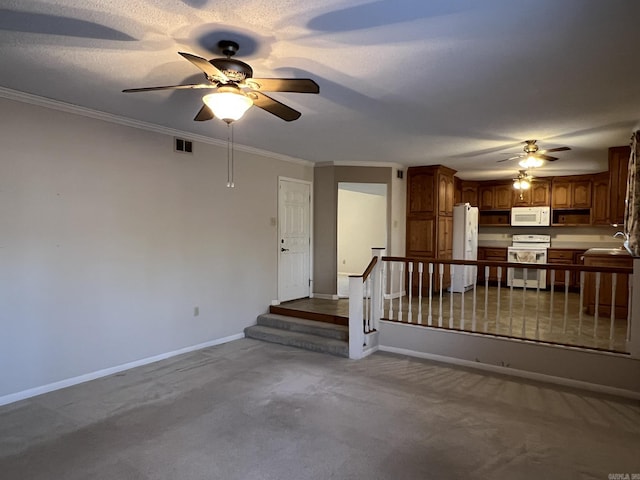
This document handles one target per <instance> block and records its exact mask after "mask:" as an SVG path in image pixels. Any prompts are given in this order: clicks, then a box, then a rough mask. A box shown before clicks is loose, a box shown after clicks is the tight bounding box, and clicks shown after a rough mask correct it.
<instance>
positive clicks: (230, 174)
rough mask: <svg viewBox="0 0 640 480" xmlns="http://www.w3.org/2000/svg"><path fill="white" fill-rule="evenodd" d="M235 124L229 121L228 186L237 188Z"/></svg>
mask: <svg viewBox="0 0 640 480" xmlns="http://www.w3.org/2000/svg"><path fill="white" fill-rule="evenodd" d="M233 150H234V148H233V125H232V124H231V122H229V123H227V188H235V185H234V184H233Z"/></svg>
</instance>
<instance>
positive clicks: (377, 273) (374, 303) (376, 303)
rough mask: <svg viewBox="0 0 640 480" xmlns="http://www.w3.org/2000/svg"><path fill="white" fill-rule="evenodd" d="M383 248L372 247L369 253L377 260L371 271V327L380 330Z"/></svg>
mask: <svg viewBox="0 0 640 480" xmlns="http://www.w3.org/2000/svg"><path fill="white" fill-rule="evenodd" d="M384 252H385V249H384V248H372V249H371V255H372V256H373V257H378V262H377V263H376V266H375V267H374V268H373V272H371V275H372V278H371V327H372V328H373V329H375V330H376V331H380V319H381V318H382V302H383V292H382V256H383V255H384Z"/></svg>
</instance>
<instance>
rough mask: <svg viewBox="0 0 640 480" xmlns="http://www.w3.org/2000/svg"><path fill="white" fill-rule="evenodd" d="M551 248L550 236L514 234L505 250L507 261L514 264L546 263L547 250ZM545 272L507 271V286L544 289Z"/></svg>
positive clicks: (519, 268)
mask: <svg viewBox="0 0 640 480" xmlns="http://www.w3.org/2000/svg"><path fill="white" fill-rule="evenodd" d="M550 247H551V235H529V234H516V235H513V236H512V237H511V246H510V247H508V248H507V261H508V262H514V263H547V249H548V248H550ZM546 282H547V271H546V270H538V269H534V268H525V267H517V268H516V267H514V268H510V269H509V275H508V276H507V285H508V286H514V287H525V286H526V287H527V288H545V287H546Z"/></svg>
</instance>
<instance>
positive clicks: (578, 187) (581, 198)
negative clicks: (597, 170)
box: [571, 180, 591, 208]
mask: <svg viewBox="0 0 640 480" xmlns="http://www.w3.org/2000/svg"><path fill="white" fill-rule="evenodd" d="M571 186H572V190H573V191H572V194H573V195H572V196H573V198H572V200H573V201H572V203H571V207H572V208H591V180H580V181H574V182H572V185H571Z"/></svg>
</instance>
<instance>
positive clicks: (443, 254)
mask: <svg viewBox="0 0 640 480" xmlns="http://www.w3.org/2000/svg"><path fill="white" fill-rule="evenodd" d="M437 249H438V258H442V259H450V258H452V257H453V217H438V245H437Z"/></svg>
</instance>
